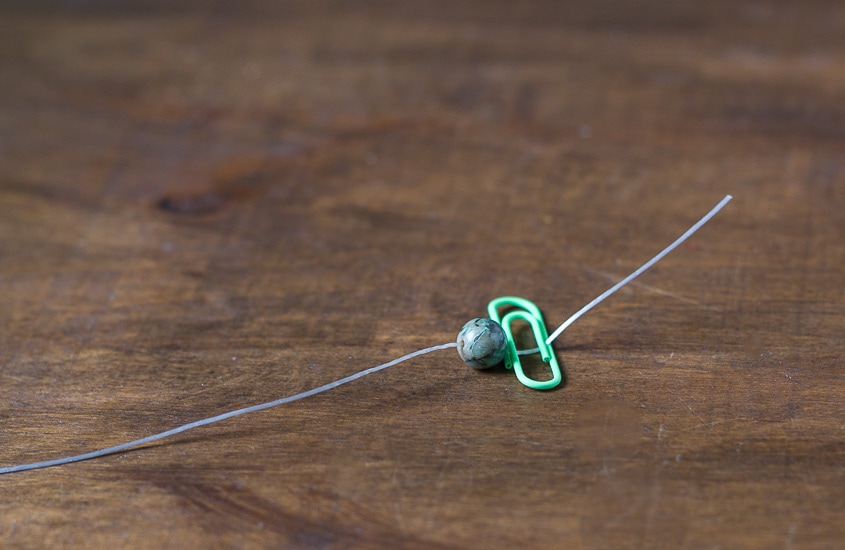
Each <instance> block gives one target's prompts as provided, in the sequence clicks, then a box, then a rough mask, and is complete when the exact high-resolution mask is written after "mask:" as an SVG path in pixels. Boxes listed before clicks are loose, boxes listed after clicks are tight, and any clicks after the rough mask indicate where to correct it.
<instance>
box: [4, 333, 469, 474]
mask: <svg viewBox="0 0 845 550" xmlns="http://www.w3.org/2000/svg"><path fill="white" fill-rule="evenodd" d="M456 347H458V344H457V343H455V342H451V343H448V344H440V345H437V346H431V347H429V348H425V349H421V350H417V351H414V352H411V353H409V354H407V355H403V356H402V357H399V358H397V359H394V360H392V361H388V362H387V363H384V364H382V365H378V366H376V367H370V368H369V369H365V370H362V371H359V372H356V373H355V374H351V375H349V376H347V377H345V378H341V379H339V380H335V381H334V382H329V383H328V384H324V385H322V386H319V387H317V388H314V389H311V390H307V391H304V392H301V393H297V394H295V395H290V396H288V397H282V398H281V399H276V400H275V401H269V402H267V403H262V404H260V405H253V406H251V407H245V408H243V409H237V410H234V411H230V412H227V413H223V414H218V415H217V416H212V417H210V418H204V419H202V420H197V421H196V422H191V423H189V424H184V425H182V426H179V427H178V428H173V429H171V430H167V431H165V432H161V433H157V434H154V435H150V436H147V437H142V438H141V439H136V440H134V441H129V442H127V443H121V444H120V445H115V446H113V447H106V448H105V449H100V450H98V451H91V452H89V453H83V454H79V455H74V456H66V457H64V458H57V459H54V460H44V461H42V462H31V463H29V464H19V465H17V466H6V467H3V468H0V475H2V474H11V473H12V472H24V471H26V470H37V469H39V468H47V467H49V466H59V465H62V464H70V463H72V462H81V461H83V460H89V459H92V458H98V457H101V456H106V455H111V454H114V453H119V452H121V451H125V450H127V449H131V448H133V447H137V446H138V445H144V444H145V443H152V442H153V441H158V440H159V439H164V438H165V437H170V436H171V435H176V434H178V433H182V432H184V431H187V430H192V429H194V428H199V427H200V426H207V425H209V424H214V423H215V422H220V421H221V420H226V419H227V418H232V417H234V416H240V415H242V414H249V413H252V412H256V411H262V410H264V409H269V408H270V407H277V406H279V405H285V404H287V403H292V402H293V401H298V400H300V399H305V398H306V397H311V396H312V395H317V394H318V393H322V392H324V391H328V390H330V389H332V388H336V387H338V386H341V385H343V384H346V383H348V382H352V381H353V380H358V379H359V378H362V377H364V376H367V375H368V374H372V373H374V372H378V371H380V370H382V369H386V368H387V367H392V366H393V365H396V364H398V363H401V362H403V361H407V360H408V359H413V358H414V357H419V356H420V355H425V354H426V353H431V352H433V351H439V350H442V349H448V348H456Z"/></svg>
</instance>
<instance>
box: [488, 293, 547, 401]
mask: <svg viewBox="0 0 845 550" xmlns="http://www.w3.org/2000/svg"><path fill="white" fill-rule="evenodd" d="M504 306H511V307H514V308H517V309H514V310H512V311H509V312H508V313H506V314H505V316H504V317H502V316H501V315H499V308H500V307H504ZM487 314H488V315H489V316H490V318H491V319H493V320H494V321H496V322H497V323H499V324H500V325H502V329H503V330H504V331H505V336H507V340H508V342H507V345H508V351H507V353H506V354H505V368H508V369H511V368H512V369H513V371H514V373H516V377H517V379H519V381H520V382H522V384H523V385H525V386H528V387H529V388H532V389H535V390H550V389H552V388H554V387H556V386H558V385H559V384H560V383H561V381H562V380H563V376H562V375H561V372H560V365H558V362H557V358H556V357H555V354H554V350H552V348H551V345H550V344H547V343H546V340H547V339H548V337H549V336H548V332H547V331H546V322H545V321H544V320H543V314H542V313H540V308H538V307H537V306H536V305H535V304H534V303H533V302H530V301H528V300H526V299H525V298H519V297H517V296H500V297H499V298H495V299H494V300H491V301H490V303H489V304H487ZM516 319H521V320H523V321H525V322H527V323H528V324H529V325H531V330H532V331H533V332H534V340H535V341H536V342H537V351H538V352H539V353H540V357H541V358H542V359H543V361H544V362H545V363H548V364H549V369H551V371H552V379H551V380H534V379H533V378H531V377H529V376H528V375H527V374H525V371H524V370H523V369H522V362H521V361H520V359H519V352H518V351H517V349H516V343H515V342H514V338H513V330H512V329H511V323H513V321H514V320H516Z"/></svg>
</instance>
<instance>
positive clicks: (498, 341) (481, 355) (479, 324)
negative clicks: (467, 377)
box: [458, 318, 507, 369]
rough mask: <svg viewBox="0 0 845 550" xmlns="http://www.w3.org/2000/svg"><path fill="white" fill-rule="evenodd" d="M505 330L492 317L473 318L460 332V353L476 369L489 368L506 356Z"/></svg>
mask: <svg viewBox="0 0 845 550" xmlns="http://www.w3.org/2000/svg"><path fill="white" fill-rule="evenodd" d="M505 351H507V341H506V337H505V331H504V330H502V327H501V326H500V325H499V323H497V322H496V321H494V320H492V319H482V318H478V319H473V320H472V321H470V322H468V323H467V324H465V325H464V328H462V329H461V332H459V333H458V355H460V356H461V359H463V360H464V362H465V363H466V364H467V365H469V366H471V367H474V368H476V369H489V368H490V367H492V366H493V365H497V364H499V363H500V362H501V361H502V359H503V358H504V357H505Z"/></svg>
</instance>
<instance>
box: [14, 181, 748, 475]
mask: <svg viewBox="0 0 845 550" xmlns="http://www.w3.org/2000/svg"><path fill="white" fill-rule="evenodd" d="M732 198H733V197H731V196H730V195H727V196H725V198H724V199H722V200H721V201H720V202H719V204H717V205H716V206H715V207H713V209H712V210H710V212H708V213H707V214H705V216H704V217H703V218H701V219H700V220H698V222H696V223H695V224H694V225H693V226H692V227H690V228H689V229H688V230H687V231H686V232H685V233H684V234H683V235H681V236H680V237H678V239H677V240H675V242H673V243H672V244H670V245H669V246H667V247H666V248H664V249H663V250H662V251H661V252H660V253H659V254H657V255H656V256H654V257H653V258H652V259H650V260H649V261H647V262H646V263H644V264H643V265H642V266H640V267H639V268H638V269H637V270H636V271H634V272H633V273H631V274H630V275H628V276H627V277H625V278H624V279H622V280H621V281H619V282H618V283H616V284H615V285H613V286H612V287H611V288H609V289H607V290H606V291H604V292H603V293H602V294H600V295H599V296H598V297H597V298H595V299H594V300H593V301H592V302H590V303H589V304H587V305H585V306H584V307H582V308H581V309H579V310H578V311H576V312H575V313H574V314H573V315H572V316H571V317H569V318H568V319H567V320H566V321H564V322H563V323H562V324H561V325H560V326H559V327H558V328H557V329H556V330H555V331H554V332H553V333H552V334H551V335H550V336H549V337H548V338H547V339H546V344H551V343H552V342H554V341H555V339H556V338H557V337H558V336H560V335H561V333H562V332H563V331H564V330H566V329H567V328H568V327H569V326H570V325H571V324H572V323H574V322H575V321H577V320H578V319H579V318H580V317H581V316H582V315H584V314H585V313H587V312H588V311H590V310H591V309H593V308H594V307H595V306H597V305H598V304H599V303H601V302H603V301H604V300H605V299H606V298H608V297H609V296H610V295H611V294H613V293H614V292H616V291H617V290H619V289H620V288H622V287H623V286H625V285H626V284H628V283H630V282H631V281H632V280H634V279H635V278H636V277H638V276H639V275H641V274H642V273H643V272H644V271H646V270H647V269H648V268H650V267H651V266H653V265H654V264H656V263H657V262H659V261H660V260H661V259H662V258H663V257H664V256H666V255H667V254H669V253H670V252H671V251H672V250H674V249H675V248H677V247H678V245H680V244H681V243H682V242H684V241H685V240H687V239H688V238H689V237H690V235H692V234H693V233H695V232H696V231H698V230H699V229H700V228H701V226H703V225H704V224H705V223H707V222H708V221H709V220H710V218H712V217H713V216H715V215H716V213H718V212H719V210H721V209H722V208H723V207H724V206H725V205H726V204H727V203H728V202H729V201H730V200H731V199H732ZM457 346H458V345H457V343H454V342H450V343H448V344H440V345H437V346H431V347H428V348H424V349H421V350H417V351H414V352H411V353H409V354H407V355H403V356H402V357H399V358H397V359H394V360H392V361H388V362H387V363H384V364H382V365H378V366H376V367H371V368H369V369H365V370H362V371H360V372H357V373H355V374H351V375H349V376H347V377H345V378H341V379H339V380H335V381H334V382H329V383H328V384H324V385H322V386H319V387H317V388H314V389H311V390H307V391H304V392H301V393H297V394H295V395H291V396H288V397H283V398H281V399H276V400H275V401H269V402H267V403H262V404H260V405H253V406H251V407H245V408H243V409H237V410H234V411H230V412H227V413H223V414H219V415H217V416H212V417H210V418H204V419H202V420H197V421H196V422H191V423H189V424H184V425H182V426H179V427H177V428H173V429H171V430H167V431H165V432H161V433H158V434H154V435H150V436H147V437H143V438H141V439H136V440H134V441H129V442H127V443H122V444H120V445H115V446H113V447H106V448H105V449H100V450H97V451H91V452H89V453H83V454H79V455H74V456H68V457H64V458H57V459H55V460H45V461H42V462H32V463H29V464H19V465H17V466H6V467H2V468H0V475H2V474H10V473H13V472H23V471H26V470H37V469H39V468H47V467H50V466H59V465H62V464H70V463H73V462H81V461H83V460H89V459H92V458H99V457H102V456H106V455H111V454H115V453H119V452H122V451H126V450H128V449H131V448H133V447H137V446H139V445H144V444H146V443H152V442H153V441H158V440H160V439H164V438H166V437H170V436H171V435H176V434H178V433H182V432H184V431H187V430H192V429H194V428H199V427H201V426H207V425H209V424H214V423H215V422H220V421H221V420H226V419H229V418H232V417H235V416H240V415H243V414H249V413H252V412H257V411H261V410H264V409H269V408H271V407H277V406H279V405H285V404H287V403H292V402H293V401H298V400H300V399H305V398H306V397H311V396H312V395H317V394H318V393H322V392H324V391H328V390H330V389H333V388H336V387H338V386H341V385H343V384H346V383H348V382H352V381H353V380H357V379H359V378H362V377H364V376H366V375H368V374H372V373H374V372H378V371H380V370H382V369H386V368H388V367H392V366H393V365H396V364H398V363H401V362H403V361H407V360H408V359H413V358H414V357H419V356H420V355H425V354H426V353H431V352H433V351H439V350H443V349H449V348H455V347H457ZM537 351H538V350H536V349H531V350H520V351H519V353H520V355H525V354H529V353H536V352H537Z"/></svg>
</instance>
